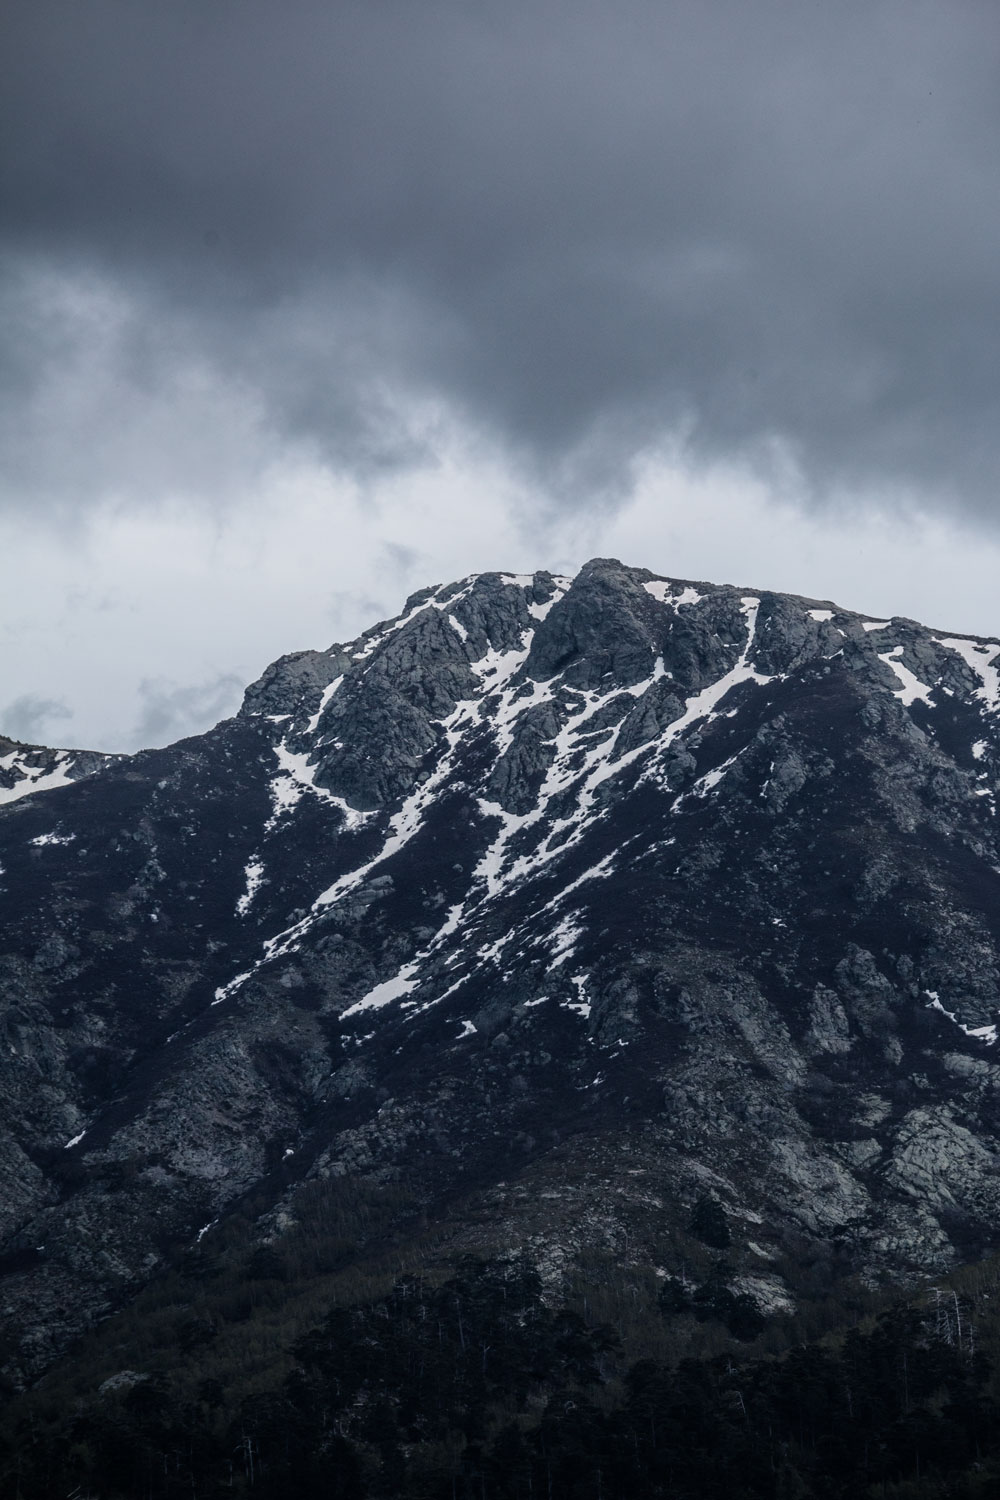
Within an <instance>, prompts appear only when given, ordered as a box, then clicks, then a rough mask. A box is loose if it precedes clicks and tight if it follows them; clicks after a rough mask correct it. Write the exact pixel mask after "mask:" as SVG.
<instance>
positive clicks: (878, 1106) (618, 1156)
mask: <svg viewBox="0 0 1000 1500" xmlns="http://www.w3.org/2000/svg"><path fill="white" fill-rule="evenodd" d="M998 657H1000V644H998V643H997V642H995V641H984V640H980V639H978V638H974V637H965V636H959V635H956V634H954V633H950V632H945V631H934V630H928V629H926V628H924V627H922V626H920V625H918V624H917V623H915V622H913V621H909V620H902V619H893V620H889V621H886V620H876V619H869V618H866V617H864V616H861V615H858V614H855V613H851V612H849V611H845V610H842V609H840V608H838V607H837V606H836V605H834V604H831V603H830V602H829V601H814V600H808V599H802V598H797V597H794V596H790V595H777V594H768V593H754V592H752V591H750V590H747V589H743V590H740V589H735V588H731V587H720V586H716V585H710V584H706V583H697V582H690V581H686V580H681V581H679V580H670V579H663V578H659V577H658V576H656V575H654V574H652V573H650V572H648V571H647V570H644V569H639V568H628V567H624V566H623V565H621V564H620V563H618V562H615V561H609V560H602V559H598V560H595V561H594V562H592V563H590V564H588V565H587V566H586V567H585V568H584V569H583V570H582V571H581V572H580V573H579V574H578V575H577V577H576V578H574V579H568V578H557V577H554V576H552V575H550V574H547V573H537V574H535V575H531V576H522V575H507V574H481V575H477V576H475V577H472V578H468V579H464V580H462V581H460V582H459V583H456V584H452V585H448V586H442V587H439V588H434V589H427V590H424V591H422V592H421V593H419V594H416V595H414V596H412V597H411V599H410V600H408V601H407V604H406V606H405V608H404V611H403V613H402V614H401V615H400V616H399V617H398V618H397V619H395V620H390V621H386V622H382V623H381V624H379V625H377V626H375V627H373V628H372V629H371V630H370V631H368V632H366V633H365V634H364V635H363V636H362V637H360V638H359V639H358V640H357V641H355V642H351V643H347V644H343V645H336V646H334V647H331V648H330V650H329V651H310V652H301V653H297V654H295V655H293V656H291V657H286V658H283V659H282V660H281V661H279V662H277V663H275V664H274V665H273V666H272V667H270V668H269V669H268V670H267V671H266V672H265V673H264V675H263V676H262V678H261V679H260V680H259V681H258V682H257V683H255V684H253V685H252V686H251V687H250V688H249V689H248V690H247V694H246V698H245V701H244V705H243V708H242V710H241V712H240V714H239V715H238V716H237V718H235V719H233V720H230V721H227V722H225V723H223V724H221V725H219V726H217V728H216V729H214V730H212V731H211V732H210V733H208V734H207V735H203V736H199V737H197V738H195V739H192V740H187V741H182V742H181V743H180V744H178V745H175V746H172V747H170V748H168V749H166V750H162V751H148V752H144V753H142V754H140V755H137V756H133V757H129V758H126V759H122V760H120V761H115V762H111V758H102V761H101V763H100V764H98V763H97V762H94V763H85V764H86V766H87V768H88V769H90V770H94V771H99V774H94V775H88V776H86V777H85V778H84V779H81V780H78V781H74V782H73V783H72V784H61V783H60V782H53V781H52V780H51V779H49V778H51V777H52V776H53V775H57V776H59V775H61V776H62V777H63V780H65V779H66V778H67V777H68V775H69V770H68V767H67V768H66V770H65V772H63V771H62V770H61V768H62V767H64V766H65V765H66V763H65V761H59V762H58V763H57V762H56V761H55V760H54V759H53V760H52V761H51V762H48V761H43V760H31V758H30V756H28V755H27V754H26V753H24V751H23V747H18V748H17V749H16V750H15V751H14V753H13V759H12V761H11V766H10V767H7V766H6V765H5V766H4V771H5V772H6V773H11V774H12V768H13V767H14V765H15V764H16V765H17V767H18V769H19V771H20V781H23V780H25V778H27V779H28V780H30V783H31V784H30V785H29V786H28V787H27V788H26V790H27V791H30V792H31V795H24V796H20V797H19V798H18V800H16V801H14V802H12V804H11V805H10V806H7V807H4V808H3V809H2V810H0V865H2V867H3V870H4V874H3V876H2V877H0V899H2V901H3V905H4V943H3V952H2V954H0V1001H2V1012H0V1014H2V1020H0V1026H2V1034H0V1055H2V1056H3V1059H4V1062H3V1070H2V1074H0V1108H2V1110H3V1115H4V1130H3V1142H4V1145H3V1151H4V1159H3V1170H4V1175H5V1182H6V1183H7V1188H8V1190H7V1192H6V1193H5V1195H4V1200H3V1203H2V1205H0V1213H2V1225H0V1233H2V1235H3V1242H4V1253H3V1260H2V1262H0V1268H2V1269H3V1271H4V1272H5V1273H6V1274H5V1275H4V1277H3V1281H2V1284H0V1303H2V1306H3V1310H4V1314H5V1319H6V1320H7V1322H8V1325H9V1326H10V1327H11V1328H12V1329H13V1331H14V1338H13V1343H12V1346H11V1350H10V1353H9V1358H8V1371H9V1373H10V1374H11V1375H12V1376H13V1378H15V1379H18V1380H23V1379H25V1378H30V1376H31V1375H33V1374H34V1373H36V1372H37V1371H38V1370H40V1369H42V1368H44V1366H45V1365H46V1364H47V1363H48V1362H49V1361H51V1359H52V1358H53V1357H54V1356H55V1355H56V1354H57V1353H58V1352H59V1350H60V1349H61V1348H62V1347H64V1346H65V1344H66V1343H67V1341H68V1340H69V1339H71V1338H72V1337H73V1335H74V1334H75V1333H76V1332H77V1331H79V1329H80V1328H82V1327H84V1326H86V1324H87V1323H88V1322H90V1321H91V1320H93V1318H95V1317H96V1316H99V1315H100V1314H102V1313H104V1312H106V1311H107V1310H109V1309H110V1308H112V1307H114V1306H116V1305H120V1303H121V1302H122V1300H123V1299H125V1298H127V1297H128V1296H130V1295H131V1294H132V1293H133V1291H134V1290H135V1289H136V1288H137V1287H139V1286H140V1285H142V1284H143V1282H145V1281H147V1280H148V1279H149V1278H150V1277H152V1276H155V1275H156V1274H158V1272H159V1271H161V1270H162V1269H163V1268H165V1267H166V1266H168V1265H170V1264H171V1263H172V1262H173V1260H174V1259H176V1257H177V1256H178V1255H181V1254H183V1253H185V1252H186V1251H187V1249H188V1248H189V1247H190V1246H191V1245H192V1244H194V1243H196V1242H197V1243H206V1244H209V1243H211V1236H212V1234H213V1233H214V1232H215V1231H214V1229H213V1228H212V1226H213V1225H215V1224H216V1223H218V1222H219V1221H224V1220H225V1216H226V1214H227V1213H228V1212H230V1211H231V1210H232V1209H233V1208H234V1207H235V1206H236V1205H238V1204H239V1203H240V1202H241V1200H242V1199H243V1197H244V1195H245V1194H247V1193H248V1192H250V1191H251V1190H253V1191H254V1192H255V1193H256V1194H257V1195H258V1198H259V1197H260V1195H261V1194H263V1196H264V1198H265V1199H266V1207H265V1209H264V1210H263V1212H262V1213H261V1214H260V1216H259V1220H258V1224H259V1234H260V1237H261V1240H262V1241H267V1242H268V1243H270V1244H272V1245H275V1244H279V1245H280V1243H281V1240H282V1237H283V1236H285V1235H288V1234H292V1233H294V1231H295V1226H296V1224H297V1223H298V1222H299V1221H300V1219H301V1215H302V1214H303V1212H304V1211H305V1209H304V1206H303V1205H304V1204H305V1203H307V1201H308V1192H309V1189H310V1187H311V1186H312V1185H315V1184H316V1183H322V1182H332V1181H336V1180H337V1179H338V1178H345V1179H351V1180H361V1181H365V1182H368V1183H371V1184H375V1185H379V1184H381V1185H392V1184H405V1185H406V1189H407V1192H408V1194H409V1195H410V1201H411V1205H416V1208H417V1209H418V1210H419V1213H420V1214H421V1215H422V1217H423V1218H424V1220H426V1219H427V1218H428V1217H430V1218H431V1219H433V1220H434V1221H435V1222H436V1223H437V1224H438V1225H439V1229H440V1236H441V1242H442V1243H443V1244H445V1245H446V1246H450V1247H451V1250H452V1251H453V1252H454V1253H455V1254H458V1253H459V1252H461V1251H462V1250H464V1249H469V1248H472V1249H489V1250H490V1251H496V1250H500V1251H503V1249H504V1248H506V1247H509V1246H512V1245H519V1246H525V1247H527V1248H528V1249H529V1250H530V1252H531V1254H532V1255H533V1257H534V1258H535V1260H536V1262H537V1264H538V1265H539V1268H540V1269H541V1270H542V1272H543V1275H544V1276H545V1277H546V1278H547V1279H548V1281H549V1282H550V1284H554V1283H556V1282H557V1281H558V1280H559V1278H560V1277H563V1276H565V1275H566V1274H567V1273H568V1271H569V1270H570V1269H571V1268H572V1265H573V1264H574V1263H575V1262H576V1261H577V1260H578V1259H579V1258H580V1257H581V1256H583V1255H586V1254H588V1253H592V1252H595V1251H600V1252H601V1253H607V1254H609V1255H612V1256H615V1257H617V1258H618V1259H619V1260H624V1261H634V1262H635V1263H637V1264H640V1265H645V1266H653V1267H656V1268H658V1269H659V1270H660V1271H664V1272H667V1273H668V1274H673V1271H674V1269H675V1267H676V1256H677V1248H676V1238H677V1232H678V1227H679V1226H680V1225H682V1224H683V1223H686V1222H687V1219H688V1217H689V1216H690V1212H691V1205H692V1204H693V1203H694V1202H695V1201H696V1200H697V1199H698V1198H699V1196H700V1195H704V1194H705V1193H706V1192H707V1193H710V1194H711V1195H712V1196H713V1198H714V1199H716V1200H717V1201H718V1202H719V1203H721V1205H722V1207H723V1208H724V1210H725V1212H726V1215H727V1220H728V1222H729V1223H730V1225H731V1228H732V1233H733V1238H734V1242H736V1243H737V1244H738V1245H739V1246H740V1249H741V1257H742V1259H741V1274H742V1276H743V1284H744V1285H745V1286H746V1287H748V1288H751V1289H753V1288H754V1287H755V1288H756V1292H755V1293H754V1294H755V1295H756V1296H757V1297H758V1300H759V1301H760V1302H761V1305H762V1306H766V1305H768V1304H769V1303H770V1304H772V1305H774V1306H777V1305H780V1304H781V1303H782V1302H783V1301H784V1302H786V1303H787V1301H788V1299H789V1297H790V1296H793V1295H794V1288H792V1289H790V1288H789V1287H787V1286H786V1285H784V1284H782V1282H781V1280H780V1278H776V1277H775V1275H774V1273H773V1270H772V1262H773V1261H774V1259H775V1257H776V1256H777V1255H778V1254H779V1253H780V1251H781V1249H782V1247H783V1246H784V1245H786V1244H787V1242H788V1240H789V1237H790V1236H792V1237H794V1238H795V1239H796V1241H797V1242H798V1243H802V1242H809V1243H813V1244H815V1245H816V1246H822V1247H825V1250H824V1253H830V1251H831V1247H832V1249H833V1251H835V1253H836V1254H837V1255H838V1256H840V1257H841V1258H842V1259H843V1261H844V1263H845V1264H847V1265H849V1266H852V1267H855V1268H859V1269H862V1270H864V1271H865V1273H866V1274H868V1275H870V1276H879V1275H905V1274H908V1273H913V1272H919V1271H921V1270H924V1271H927V1270H934V1269H936V1268H939V1267H941V1266H944V1265H947V1264H948V1263H950V1262H951V1261H953V1260H954V1259H955V1258H956V1257H957V1256H962V1255H968V1254H971V1253H976V1252H977V1251H978V1250H980V1249H982V1248H985V1247H986V1246H987V1245H990V1244H993V1243H995V1239H996V1230H995V1225H996V1223H997V1219H998V1211H1000V1174H998V1170H997V1169H998V1165H1000V1155H998V1151H1000V1145H998V1136H1000V1068H998V1066H997V1062H996V1059H995V1048H994V1043H995V1040H996V1036H997V1031H996V1026H997V1020H998V1005H1000V848H998V837H997V826H996V811H995V795H996V785H997V768H998V764H1000V727H998V726H1000V720H998V714H997V710H998V708H1000V675H998V671H997V668H996V667H995V666H994V662H995V661H996V660H997V658H998ZM33 753H34V752H33ZM39 754H40V752H39ZM46 754H49V755H50V756H54V754H55V753H54V752H46ZM61 754H65V752H61ZM10 756H11V752H7V758H10ZM36 766H38V767H41V768H43V769H40V770H39V771H38V773H37V774H34V773H33V768H34V767H36ZM45 768H47V769H45ZM206 1236H207V1238H206Z"/></svg>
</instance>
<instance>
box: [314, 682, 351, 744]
mask: <svg viewBox="0 0 1000 1500" xmlns="http://www.w3.org/2000/svg"><path fill="white" fill-rule="evenodd" d="M343 680H344V678H343V676H342V675H341V676H340V677H335V678H334V679H333V681H332V682H328V683H327V685H326V687H325V688H324V689H323V696H322V697H321V698H320V700H319V708H317V710H316V712H315V713H314V714H313V716H312V718H311V719H310V720H309V723H308V724H307V725H306V734H315V733H316V730H317V729H318V728H319V721H320V719H321V718H322V717H323V713H324V711H325V709H326V705H327V704H328V703H329V701H330V699H331V698H332V697H333V695H334V693H335V692H336V691H337V689H338V688H339V687H340V684H341V683H342V682H343Z"/></svg>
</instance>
